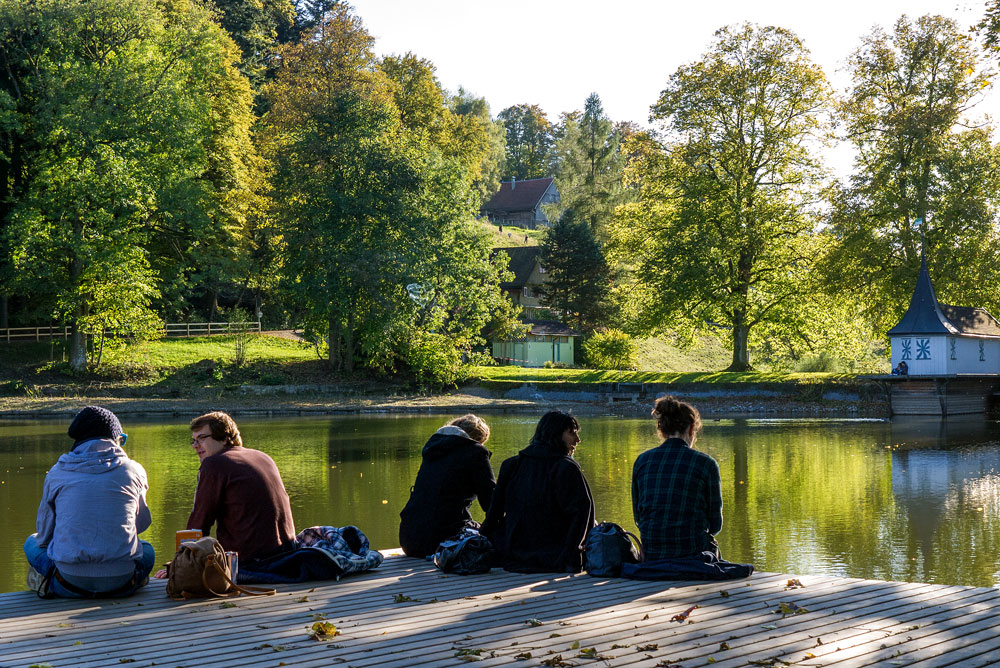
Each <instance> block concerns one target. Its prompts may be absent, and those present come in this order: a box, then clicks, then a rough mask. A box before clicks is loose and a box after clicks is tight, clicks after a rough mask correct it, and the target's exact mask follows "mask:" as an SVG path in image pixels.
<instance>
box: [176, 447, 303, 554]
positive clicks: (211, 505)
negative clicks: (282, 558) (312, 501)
mask: <svg viewBox="0 0 1000 668" xmlns="http://www.w3.org/2000/svg"><path fill="white" fill-rule="evenodd" d="M213 524H215V525H217V531H216V538H217V539H218V540H219V542H220V543H222V546H223V547H224V548H225V549H226V550H231V551H233V552H239V554H240V559H241V560H245V559H260V558H263V557H269V556H271V555H272V554H276V553H278V552H280V551H282V550H283V549H288V548H289V547H291V542H292V541H293V540H294V539H295V523H294V522H293V520H292V509H291V506H289V504H288V493H287V492H286V491H285V485H284V484H283V483H282V482H281V474H280V473H279V472H278V467H277V466H275V464H274V460H272V459H271V458H270V457H268V456H267V455H266V454H265V453H263V452H260V451H259V450H251V449H249V448H244V447H233V448H227V449H225V450H223V451H222V452H220V453H219V454H217V455H212V456H211V457H206V458H205V459H204V460H203V461H202V462H201V469H199V471H198V489H197V491H196V492H195V495H194V509H193V510H192V511H191V516H190V517H189V518H188V523H187V528H188V529H201V530H202V532H203V533H204V535H206V536H208V535H209V532H210V531H211V528H212V525H213Z"/></svg>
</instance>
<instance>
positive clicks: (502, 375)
mask: <svg viewBox="0 0 1000 668" xmlns="http://www.w3.org/2000/svg"><path fill="white" fill-rule="evenodd" d="M470 375H471V377H472V378H474V379H478V380H485V381H518V382H524V383H538V382H542V383H705V384H727V383H816V382H829V381H838V380H843V381H846V380H854V379H855V376H853V375H851V374H837V373H783V372H765V373H762V372H748V373H739V372H732V371H689V372H673V373H664V372H657V371H601V370H596V369H532V368H526V367H517V366H480V367H473V368H472V369H471V371H470Z"/></svg>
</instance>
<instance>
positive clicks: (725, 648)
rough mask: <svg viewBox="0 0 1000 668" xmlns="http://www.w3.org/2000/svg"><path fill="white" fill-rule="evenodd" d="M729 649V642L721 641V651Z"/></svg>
mask: <svg viewBox="0 0 1000 668" xmlns="http://www.w3.org/2000/svg"><path fill="white" fill-rule="evenodd" d="M727 649H729V643H727V642H720V643H719V651H720V652H722V651H724V650H727Z"/></svg>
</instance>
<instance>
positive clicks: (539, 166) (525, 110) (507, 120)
mask: <svg viewBox="0 0 1000 668" xmlns="http://www.w3.org/2000/svg"><path fill="white" fill-rule="evenodd" d="M497 118H499V119H500V120H501V121H503V124H504V128H505V129H506V132H507V159H506V163H505V168H504V169H505V171H504V178H507V179H510V178H515V179H521V180H524V179H540V178H543V177H546V176H550V174H548V173H547V172H548V158H549V151H550V150H551V149H552V130H553V128H552V123H551V122H549V119H548V117H547V116H546V115H545V112H544V111H542V108H541V107H539V106H538V105H536V104H517V105H514V106H513V107H507V108H506V109H504V110H503V111H501V112H500V114H499V115H498V116H497Z"/></svg>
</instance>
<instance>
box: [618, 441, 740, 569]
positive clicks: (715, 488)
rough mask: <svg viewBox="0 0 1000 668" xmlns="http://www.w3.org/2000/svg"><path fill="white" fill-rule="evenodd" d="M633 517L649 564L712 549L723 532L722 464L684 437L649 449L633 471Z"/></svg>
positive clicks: (636, 461) (639, 458) (638, 460)
mask: <svg viewBox="0 0 1000 668" xmlns="http://www.w3.org/2000/svg"><path fill="white" fill-rule="evenodd" d="M632 512H633V514H634V516H635V523H636V526H638V527H639V531H640V533H641V534H642V544H643V547H644V548H645V550H646V559H648V560H652V559H669V558H673V557H684V556H688V555H692V554H696V553H698V552H701V551H702V550H705V549H711V548H712V546H713V545H714V540H713V536H714V535H715V534H717V533H719V531H721V530H722V483H721V479H720V476H719V465H718V463H716V461H715V460H714V459H712V458H711V457H710V456H708V455H706V454H705V453H704V452H699V451H697V450H694V449H693V448H691V447H690V446H688V444H687V443H686V442H684V441H683V440H681V439H679V438H671V439H667V440H666V441H665V442H664V443H662V444H661V445H660V446H659V447H656V448H653V449H652V450H647V451H646V452H644V453H642V454H641V455H639V457H638V458H637V459H636V460H635V465H634V466H633V467H632Z"/></svg>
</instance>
